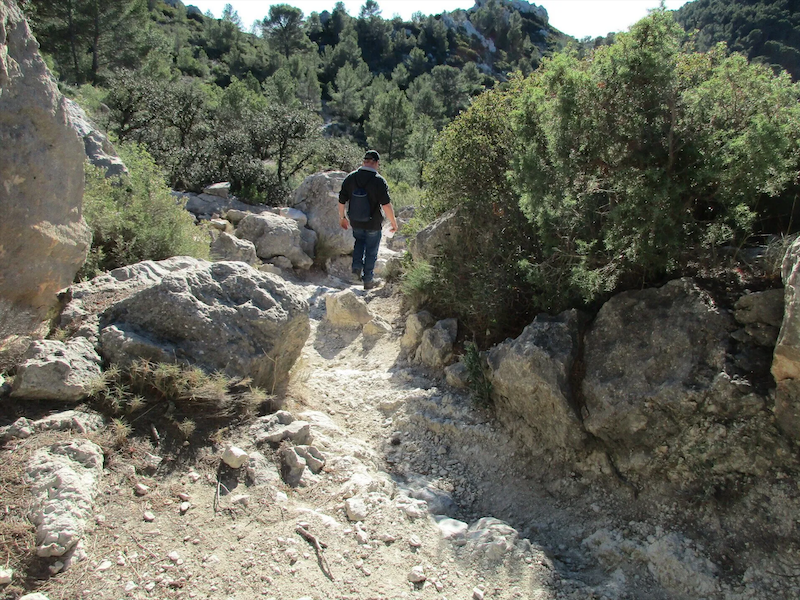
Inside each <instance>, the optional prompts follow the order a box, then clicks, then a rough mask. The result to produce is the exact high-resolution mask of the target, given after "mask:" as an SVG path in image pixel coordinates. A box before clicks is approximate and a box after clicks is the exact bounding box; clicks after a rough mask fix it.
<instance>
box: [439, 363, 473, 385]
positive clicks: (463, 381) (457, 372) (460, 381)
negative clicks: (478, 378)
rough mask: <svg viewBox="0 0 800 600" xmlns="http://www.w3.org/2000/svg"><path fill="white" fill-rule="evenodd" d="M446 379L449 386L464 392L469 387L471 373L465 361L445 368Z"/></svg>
mask: <svg viewBox="0 0 800 600" xmlns="http://www.w3.org/2000/svg"><path fill="white" fill-rule="evenodd" d="M444 377H445V380H446V381H447V384H448V385H450V386H452V387H454V388H457V389H461V390H463V389H466V388H467V387H468V386H469V372H468V370H467V365H465V364H464V362H463V361H458V362H456V363H453V364H452V365H448V366H447V367H445V369H444Z"/></svg>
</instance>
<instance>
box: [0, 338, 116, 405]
mask: <svg viewBox="0 0 800 600" xmlns="http://www.w3.org/2000/svg"><path fill="white" fill-rule="evenodd" d="M100 363H101V360H100V356H99V355H98V354H97V352H96V351H95V349H94V347H93V346H92V345H91V344H90V343H89V342H88V341H87V340H86V338H74V339H72V340H70V341H68V342H67V343H66V344H65V343H64V342H59V341H56V340H37V341H35V342H33V343H32V344H31V347H30V348H29V349H28V351H27V352H26V354H25V356H24V360H23V362H22V364H21V365H20V366H19V367H18V369H17V376H16V377H15V378H14V386H13V389H12V392H11V396H12V397H13V398H23V399H39V400H61V401H66V402H77V401H79V400H82V399H84V398H87V397H88V396H89V395H90V394H91V392H92V389H93V386H94V385H95V384H96V383H97V380H98V379H99V378H100V377H101V374H102V373H101V370H100Z"/></svg>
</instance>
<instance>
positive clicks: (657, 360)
mask: <svg viewBox="0 0 800 600" xmlns="http://www.w3.org/2000/svg"><path fill="white" fill-rule="evenodd" d="M731 321H732V319H731V318H730V317H729V316H728V315H726V314H723V313H720V312H719V311H718V310H717V309H716V308H715V307H714V305H713V303H712V302H710V299H709V298H707V297H706V295H705V294H704V293H703V292H702V291H701V290H699V289H698V288H697V287H696V286H695V285H694V284H693V283H692V282H691V281H690V280H676V281H672V282H670V283H668V284H667V285H665V286H663V287H661V288H657V289H647V290H643V291H639V292H625V293H622V294H619V295H617V296H615V297H613V298H612V299H611V300H609V301H608V302H607V303H606V304H605V305H604V306H603V307H602V308H601V309H600V312H599V314H598V315H597V318H596V319H595V322H594V324H593V326H592V327H591V328H590V330H589V331H588V333H587V335H586V350H585V363H586V377H585V379H584V383H583V394H584V397H585V399H586V408H587V411H588V416H587V418H586V419H585V421H584V423H585V425H586V428H587V429H588V430H589V431H591V432H592V433H593V434H594V435H596V436H598V437H600V438H601V439H603V440H606V441H608V442H613V443H617V444H622V445H628V446H630V445H642V446H645V447H653V446H657V445H661V444H662V443H663V442H664V440H665V439H667V438H669V437H670V436H672V435H674V434H675V433H677V432H678V431H679V430H680V428H681V425H680V420H679V418H680V416H681V415H687V414H688V415H691V414H692V413H694V412H695V411H696V410H697V406H696V404H695V403H692V402H691V400H693V399H696V396H697V390H699V389H709V388H710V387H711V384H712V383H713V378H714V376H715V375H716V374H717V373H720V372H721V371H723V370H724V369H723V367H724V361H725V352H726V345H727V339H728V335H729V333H730V331H731V330H732V329H733V323H732V322H731ZM664 413H667V414H671V415H672V418H671V419H664V418H662V415H663V414H664Z"/></svg>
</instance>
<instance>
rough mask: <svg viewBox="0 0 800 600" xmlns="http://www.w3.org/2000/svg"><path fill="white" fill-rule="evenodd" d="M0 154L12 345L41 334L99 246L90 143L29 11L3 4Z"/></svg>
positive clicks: (7, 324)
mask: <svg viewBox="0 0 800 600" xmlns="http://www.w3.org/2000/svg"><path fill="white" fill-rule="evenodd" d="M0 148H2V150H0V208H2V214H3V218H2V219H1V220H0V256H2V257H3V258H2V260H3V265H4V266H3V268H2V269H0V299H2V300H0V314H2V315H3V323H4V328H3V331H2V336H3V337H4V338H5V337H7V336H11V335H23V336H27V335H30V334H31V333H34V332H35V330H36V328H37V326H38V324H39V323H40V322H41V321H42V320H43V319H44V318H45V317H46V314H47V312H48V311H49V310H50V309H52V308H54V307H55V306H56V304H57V298H56V294H57V293H58V291H59V290H61V289H63V288H65V287H67V286H68V285H69V284H70V283H71V282H72V280H73V279H74V277H75V273H76V272H77V271H78V269H79V268H80V267H81V265H82V264H83V262H84V260H85V259H86V253H87V252H88V250H89V245H90V243H91V233H90V231H89V228H88V227H87V225H86V222H85V221H84V219H83V216H82V208H81V206H82V205H81V202H82V198H83V186H84V182H83V160H84V149H83V143H82V141H81V139H80V137H79V136H78V134H77V132H76V131H75V129H74V128H73V127H72V126H71V124H70V119H69V114H68V111H67V105H66V100H65V99H64V97H63V96H62V95H61V94H60V93H59V91H58V89H57V87H56V83H55V80H54V78H53V77H52V75H51V74H50V72H49V71H48V69H47V66H46V65H45V62H44V60H43V59H42V57H41V56H40V54H39V45H38V43H37V42H36V40H35V39H34V37H33V35H32V34H31V31H30V29H29V27H28V24H27V22H26V21H25V19H24V16H23V14H22V11H21V10H20V9H19V8H18V7H17V5H16V3H14V2H9V0H2V1H1V2H0ZM0 341H2V340H0ZM2 347H3V345H2V344H0V348H2Z"/></svg>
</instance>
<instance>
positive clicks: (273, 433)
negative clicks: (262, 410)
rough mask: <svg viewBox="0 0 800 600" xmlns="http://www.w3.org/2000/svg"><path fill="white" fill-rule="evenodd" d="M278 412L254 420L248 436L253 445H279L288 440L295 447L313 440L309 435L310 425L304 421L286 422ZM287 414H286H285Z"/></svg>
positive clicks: (292, 420)
mask: <svg viewBox="0 0 800 600" xmlns="http://www.w3.org/2000/svg"><path fill="white" fill-rule="evenodd" d="M281 412H284V411H279V412H278V413H275V414H273V415H266V416H263V417H259V418H258V419H256V422H255V423H253V425H252V426H251V427H250V434H251V435H252V436H253V438H254V440H255V443H256V444H258V445H261V444H280V443H281V442H282V441H284V440H289V441H291V442H292V443H294V444H296V445H306V444H310V443H311V441H312V440H313V439H314V438H313V435H312V434H311V425H310V424H309V423H308V422H306V421H295V420H294V419H291V416H290V420H287V419H286V418H285V417H284V416H281V415H280V413H281ZM285 414H288V413H285Z"/></svg>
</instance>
